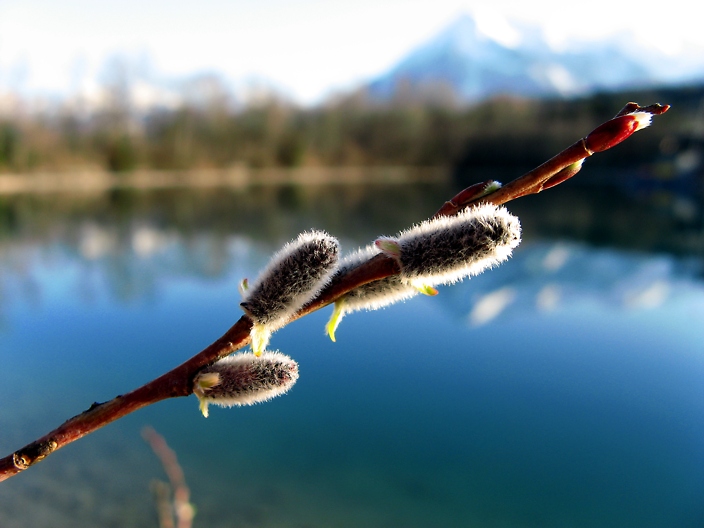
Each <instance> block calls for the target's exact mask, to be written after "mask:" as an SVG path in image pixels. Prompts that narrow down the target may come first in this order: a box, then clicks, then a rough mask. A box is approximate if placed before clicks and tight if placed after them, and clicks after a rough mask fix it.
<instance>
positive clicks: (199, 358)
mask: <svg viewBox="0 0 704 528" xmlns="http://www.w3.org/2000/svg"><path fill="white" fill-rule="evenodd" d="M668 109H669V105H665V106H661V105H659V104H654V105H650V106H647V107H641V106H639V105H638V104H636V103H628V104H627V105H626V106H624V108H623V109H622V110H621V111H619V113H618V114H616V116H615V117H614V119H611V120H609V121H607V122H606V123H604V125H601V126H600V127H598V128H597V129H595V130H597V131H599V132H600V134H598V136H599V141H603V142H604V144H606V143H609V142H610V141H612V142H613V140H614V138H615V137H619V138H620V136H619V135H621V136H623V135H624V133H626V135H625V137H623V138H622V139H625V138H626V137H628V136H629V135H630V134H631V133H632V132H633V131H635V130H632V131H625V132H624V129H623V126H622V123H621V121H617V118H620V117H623V116H627V115H631V114H633V113H636V112H642V113H645V114H651V115H660V114H662V113H665V112H666V111H667V110H668ZM607 125H608V126H607ZM602 127H606V128H605V130H606V132H604V129H603V128H602ZM590 137H591V136H590V135H588V136H586V137H585V138H583V139H580V140H579V141H577V142H576V143H574V144H573V145H571V146H570V147H568V148H566V149H565V150H563V151H562V152H560V153H559V154H558V155H556V156H555V157H553V158H552V159H550V160H548V161H546V162H545V163H543V164H542V165H540V166H539V167H537V168H535V169H533V170H532V171H530V172H528V173H526V174H524V175H523V176H521V177H519V178H517V179H515V180H514V181H512V182H510V183H508V184H507V185H505V186H503V187H500V188H498V189H496V190H492V191H490V192H485V189H486V187H487V184H488V183H491V182H485V183H483V184H478V185H473V186H471V187H469V188H467V189H465V190H463V191H461V192H460V193H458V194H457V195H456V196H455V197H454V198H452V199H451V200H449V201H447V202H445V204H444V205H443V206H442V207H441V208H440V209H439V210H438V211H437V213H435V216H439V215H446V216H451V215H454V214H457V213H458V212H459V211H461V210H462V209H464V208H465V207H467V206H469V205H472V204H477V203H492V204H495V205H501V204H504V203H507V202H509V201H511V200H514V199H516V198H519V197H521V196H526V195H528V194H534V193H539V192H540V191H542V190H544V189H548V188H550V187H553V186H555V185H557V184H559V183H562V182H563V181H566V180H567V179H569V178H571V177H572V176H574V175H575V174H576V173H577V172H579V169H580V168H581V162H582V160H584V159H586V158H587V157H589V156H591V155H592V154H593V153H594V152H599V151H600V149H598V148H596V147H594V146H592V148H588V146H587V145H588V143H587V140H588V139H589V138H590ZM622 139H620V140H622ZM613 144H615V143H613ZM613 144H610V145H609V147H607V148H610V146H613ZM597 146H598V145H597ZM399 271H400V270H399V268H398V265H397V264H396V262H395V261H394V260H392V259H389V258H387V257H385V256H384V255H377V256H375V257H373V258H371V259H370V260H368V261H366V262H364V263H362V264H360V265H359V266H358V267H356V268H354V269H352V270H350V271H348V272H347V273H346V274H345V275H342V276H337V277H335V279H333V281H332V283H331V284H330V285H329V286H328V287H327V288H325V289H324V290H323V291H322V292H321V293H320V294H319V295H318V296H317V297H316V298H315V299H313V300H312V301H311V302H309V303H308V304H307V305H306V306H304V307H303V308H301V310H299V311H298V312H297V313H296V314H295V315H294V316H293V317H292V318H291V320H290V321H289V322H292V321H294V320H296V319H299V318H300V317H303V316H305V315H307V314H309V313H311V312H314V311H316V310H319V309H320V308H323V307H324V306H327V305H328V304H330V303H332V302H334V301H335V300H337V299H339V298H340V297H342V296H343V295H344V294H346V293H347V292H349V291H351V290H353V289H355V288H357V287H359V286H362V285H364V284H366V283H368V282H372V281H375V280H379V279H383V278H385V277H389V276H391V275H394V274H397V273H399ZM251 328H252V322H251V320H250V319H249V318H248V317H247V316H242V317H241V318H240V319H239V320H238V321H237V322H236V323H235V324H234V325H233V326H232V327H231V328H230V329H229V330H227V332H225V334H224V335H223V336H222V337H220V338H219V339H217V340H216V341H214V342H213V343H212V344H211V345H209V346H208V347H206V348H205V349H203V350H202V351H201V352H199V353H198V354H196V355H195V356H193V357H192V358H191V359H189V360H188V361H186V362H185V363H182V364H181V365H179V366H178V367H176V368H174V369H172V370H171V371H169V372H167V373H165V374H163V375H162V376H160V377H158V378H156V379H154V380H152V381H150V382H149V383H147V384H145V385H143V386H142V387H139V388H137V389H135V390H133V391H132V392H129V393H127V394H124V395H120V396H117V397H115V398H113V399H112V400H110V401H108V402H104V403H94V404H93V405H91V406H90V407H89V408H88V409H87V410H85V411H84V412H82V413H81V414H78V415H77V416H74V417H73V418H70V419H69V420H67V421H66V422H64V423H63V424H61V425H60V426H59V427H57V428H56V429H54V430H53V431H51V432H50V433H48V434H46V435H44V436H42V437H41V438H39V439H37V440H35V441H34V442H32V443H30V444H28V445H26V446H25V447H23V448H21V449H19V450H17V451H15V452H14V453H12V454H11V455H8V456H6V457H4V458H2V459H0V481H3V480H6V479H8V478H10V477H12V476H14V475H16V474H17V473H20V472H21V471H24V470H25V469H27V468H29V467H30V466H32V465H34V464H36V463H37V462H39V461H41V460H43V459H44V458H46V457H47V456H49V455H50V454H51V453H53V452H54V451H56V450H58V449H60V448H62V447H64V446H65V445H67V444H70V443H71V442H74V441H76V440H78V439H79V438H82V437H83V436H85V435H87V434H90V433H92V432H93V431H95V430H97V429H99V428H101V427H103V426H105V425H107V424H109V423H111V422H114V421H115V420H118V419H119V418H122V417H123V416H126V415H128V414H130V413H132V412H134V411H136V410H138V409H141V408H142V407H146V406H147V405H151V404H153V403H157V402H159V401H161V400H165V399H167V398H175V397H179V396H188V395H190V394H192V392H193V379H194V378H195V376H196V374H198V372H199V371H200V370H201V369H202V368H204V367H206V366H208V365H210V364H212V363H214V362H215V361H217V360H218V359H220V358H223V357H225V356H227V355H229V354H231V353H232V352H234V351H236V350H239V349H240V348H243V347H245V346H246V345H248V344H249V342H250V330H251Z"/></svg>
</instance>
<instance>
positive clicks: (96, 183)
mask: <svg viewBox="0 0 704 528" xmlns="http://www.w3.org/2000/svg"><path fill="white" fill-rule="evenodd" d="M448 181H450V169H448V168H447V167H419V168H416V167H394V166H388V167H301V168H295V169H286V168H262V169H250V168H246V167H235V168H230V169H204V170H192V171H153V170H144V171H142V170H138V171H134V172H127V173H110V172H103V171H97V170H95V171H93V170H87V171H86V170H80V169H78V170H76V171H72V172H54V173H49V172H42V173H30V174H0V195H13V194H40V193H100V192H105V191H109V190H113V189H139V190H149V189H171V188H213V187H225V188H231V189H245V188H247V187H250V186H259V185H300V186H307V185H330V184H338V185H353V184H372V183H384V184H404V183H446V182H448Z"/></svg>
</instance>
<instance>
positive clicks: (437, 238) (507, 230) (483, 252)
mask: <svg viewBox="0 0 704 528" xmlns="http://www.w3.org/2000/svg"><path fill="white" fill-rule="evenodd" d="M520 241H521V225H520V222H519V221H518V218H516V217H515V216H513V215H511V214H509V212H508V211H506V209H505V208H503V207H497V206H495V205H492V204H483V205H478V206H474V207H468V208H467V209H465V210H464V211H462V212H460V213H459V214H457V215H456V216H451V217H447V216H442V217H437V218H433V219H431V220H426V221H425V222H423V223H421V224H419V225H417V226H414V227H412V228H411V229H408V230H406V231H403V232H402V233H400V234H399V236H398V237H397V238H395V239H392V238H383V239H379V240H377V241H376V245H377V247H379V248H380V249H381V250H382V251H383V252H384V253H386V254H387V255H389V256H390V257H392V258H395V259H396V260H397V261H398V263H399V266H400V267H401V273H400V277H401V280H402V281H403V282H405V283H407V284H411V285H412V286H414V287H416V288H419V289H421V291H422V290H427V289H428V287H429V286H430V285H436V284H452V283H454V282H457V281H460V280H462V279H464V278H465V277H469V276H472V275H477V274H479V273H481V272H482V271H484V270H485V269H487V268H490V267H492V266H495V265H496V264H499V263H501V262H503V261H504V260H506V259H507V258H508V257H509V256H510V255H511V251H512V250H513V248H515V247H516V246H517V245H518V244H519V243H520Z"/></svg>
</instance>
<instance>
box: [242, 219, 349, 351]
mask: <svg viewBox="0 0 704 528" xmlns="http://www.w3.org/2000/svg"><path fill="white" fill-rule="evenodd" d="M338 253H339V243H338V241H337V239H335V238H334V237H332V236H330V235H328V234H327V233H324V232H322V231H312V232H310V233H302V234H300V235H299V236H298V238H297V239H296V240H294V241H292V242H289V243H288V244H286V245H285V246H284V247H283V248H282V249H281V250H279V251H278V252H277V253H276V254H275V255H274V257H273V258H272V259H271V261H270V262H269V264H268V265H267V266H266V268H264V270H263V271H262V272H261V274H260V275H259V277H258V278H257V280H256V281H255V282H254V283H253V284H251V285H249V286H248V287H247V288H246V289H244V290H243V301H242V303H240V306H241V307H242V309H243V310H244V311H245V312H246V313H247V315H248V316H249V317H250V318H251V319H252V322H253V326H252V350H253V351H254V353H255V354H257V355H259V354H261V352H262V351H263V350H264V349H265V348H266V345H267V344H268V342H269V337H270V336H271V333H272V332H273V331H275V330H277V329H278V328H281V327H282V326H283V325H284V324H285V323H286V321H287V320H288V319H289V318H290V317H291V316H292V315H293V314H294V313H295V312H296V311H297V310H298V309H299V308H301V307H302V306H303V305H304V304H305V303H306V302H308V301H309V300H311V299H312V298H313V297H315V296H316V295H317V294H318V293H319V292H320V290H321V289H322V288H323V287H325V285H327V283H328V282H329V281H330V278H331V277H332V275H333V273H334V272H335V269H336V268H337V261H338Z"/></svg>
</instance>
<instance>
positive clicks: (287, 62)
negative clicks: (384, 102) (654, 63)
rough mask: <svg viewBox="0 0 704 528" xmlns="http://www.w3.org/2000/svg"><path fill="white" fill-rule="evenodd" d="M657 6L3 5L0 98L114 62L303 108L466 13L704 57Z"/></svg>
mask: <svg viewBox="0 0 704 528" xmlns="http://www.w3.org/2000/svg"><path fill="white" fill-rule="evenodd" d="M664 5H665V6H666V8H658V9H657V10H655V9H653V10H652V11H649V10H648V9H650V8H645V7H644V8H643V9H638V10H637V11H634V9H633V7H632V6H633V2H619V1H618V0H611V1H606V0H589V1H588V2H571V1H565V0H563V1H561V2H555V1H552V0H531V1H525V0H523V1H513V0H492V1H491V2H490V3H489V2H477V1H475V0H422V1H421V0H298V1H292V0H289V1H286V0H229V1H227V0H198V1H197V2H196V1H181V0H101V1H95V0H53V1H48V0H0V91H3V90H4V91H6V92H7V91H11V92H16V93H21V94H25V95H48V96H51V95H61V94H68V93H72V92H76V91H79V90H88V89H90V88H91V86H93V87H95V85H96V84H97V83H100V81H101V79H104V77H105V75H106V73H105V72H106V64H107V63H108V61H109V60H110V59H115V58H120V59H122V60H127V61H129V62H130V63H131V64H133V65H136V67H138V68H141V69H142V70H143V71H144V72H148V73H149V74H150V75H151V76H154V77H158V78H159V79H161V80H168V79H172V80H177V79H184V78H187V77H191V76H194V75H197V74H206V73H218V74H220V75H222V76H223V78H224V79H226V80H227V81H228V82H232V83H235V84H236V83H243V84H257V83H260V84H266V85H269V86H271V87H273V88H276V89H277V90H279V91H282V92H284V93H286V94H288V95H289V96H290V97H291V98H293V99H294V100H296V101H299V102H301V103H303V104H311V103H315V102H318V101H320V100H321V99H322V98H324V97H326V96H329V95H331V94H334V93H336V92H341V91H344V90H348V89H350V88H353V87H355V86H357V85H359V84H361V83H362V82H363V81H365V80H368V79H370V78H373V77H374V76H376V75H378V74H380V73H383V72H384V71H386V70H388V69H389V68H390V67H392V66H393V65H394V64H395V63H396V62H398V61H399V60H400V59H401V58H402V57H403V56H404V55H406V54H407V53H408V52H409V51H411V50H412V49H413V48H414V47H416V46H418V45H420V44H422V43H423V42H424V41H427V40H428V39H430V38H431V37H432V36H433V35H435V34H437V33H438V32H439V31H441V30H442V29H443V28H444V27H445V26H447V25H449V24H450V23H451V22H452V21H453V20H454V19H456V18H457V17H459V16H460V15H461V14H463V13H468V12H471V13H476V15H477V16H478V17H479V18H478V21H479V25H480V29H483V30H484V31H485V32H486V33H487V34H491V35H492V36H494V37H495V38H497V39H499V40H501V39H504V41H505V42H507V43H510V42H511V41H512V38H513V37H512V33H511V31H510V27H509V26H507V24H506V22H505V19H506V17H514V18H515V19H517V20H521V21H529V22H533V23H536V24H538V25H540V26H541V27H542V28H543V29H544V31H545V34H546V37H547V38H548V40H549V42H551V43H553V44H554V45H556V46H559V45H561V44H564V42H565V41H566V40H567V39H568V38H578V39H585V40H589V39H597V40H598V39H603V38H606V37H607V36H609V35H614V34H616V33H619V32H626V31H627V32H629V33H630V34H631V35H632V37H631V38H633V39H636V40H638V41H640V42H644V43H647V44H648V45H650V46H653V47H656V48H658V49H660V50H662V51H664V52H666V53H668V54H671V55H677V54H685V53H689V54H695V53H704V52H703V51H702V50H704V31H702V30H701V19H702V15H704V6H702V5H699V6H697V3H695V2H692V1H691V0H668V2H667V3H666V4H664ZM487 6H491V7H487ZM629 6H630V7H629ZM692 6H696V7H692Z"/></svg>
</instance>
